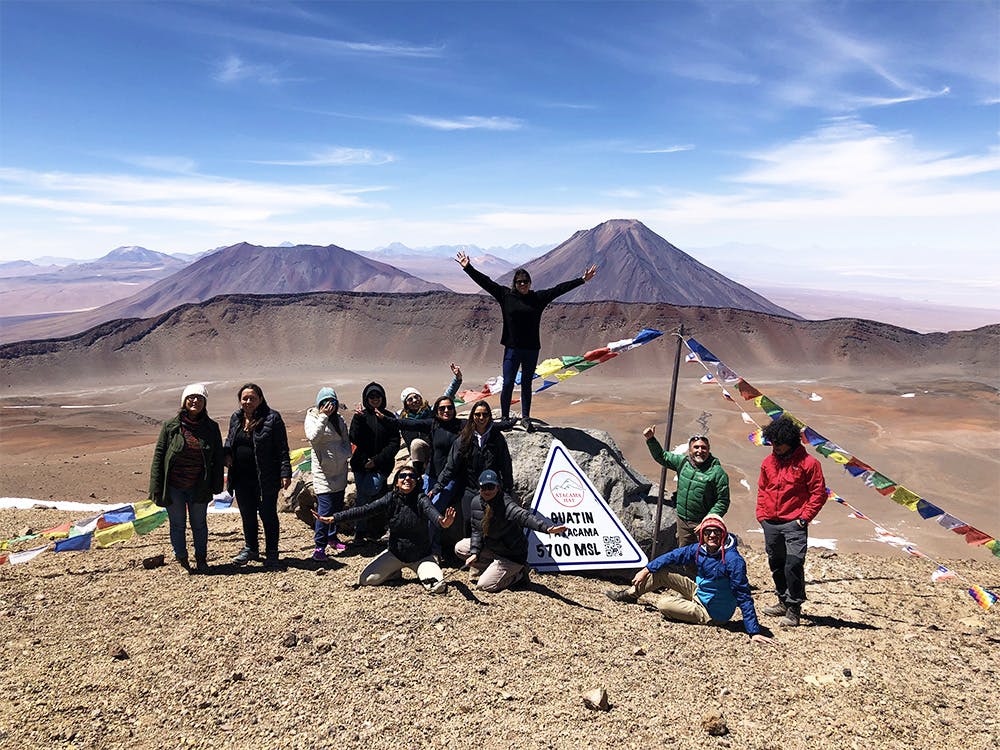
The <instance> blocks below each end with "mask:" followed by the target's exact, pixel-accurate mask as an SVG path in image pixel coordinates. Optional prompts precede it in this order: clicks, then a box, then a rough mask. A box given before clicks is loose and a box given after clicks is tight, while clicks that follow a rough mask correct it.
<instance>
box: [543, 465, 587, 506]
mask: <svg viewBox="0 0 1000 750" xmlns="http://www.w3.org/2000/svg"><path fill="white" fill-rule="evenodd" d="M549 492H551V493H552V497H553V498H554V499H555V501H556V502H557V503H559V504H560V505H561V506H563V507H564V508H575V507H576V506H577V505H579V504H580V503H582V502H583V484H581V482H580V478H579V477H577V476H576V475H575V474H572V473H570V472H568V471H557V472H555V473H554V474H553V475H552V476H551V477H550V478H549Z"/></svg>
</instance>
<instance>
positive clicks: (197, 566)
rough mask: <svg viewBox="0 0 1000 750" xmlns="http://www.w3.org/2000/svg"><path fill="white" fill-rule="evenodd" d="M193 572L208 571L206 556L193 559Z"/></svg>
mask: <svg viewBox="0 0 1000 750" xmlns="http://www.w3.org/2000/svg"><path fill="white" fill-rule="evenodd" d="M194 572H195V573H207V572H208V558H207V557H196V558H195V559H194Z"/></svg>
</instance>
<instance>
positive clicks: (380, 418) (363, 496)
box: [348, 383, 399, 544]
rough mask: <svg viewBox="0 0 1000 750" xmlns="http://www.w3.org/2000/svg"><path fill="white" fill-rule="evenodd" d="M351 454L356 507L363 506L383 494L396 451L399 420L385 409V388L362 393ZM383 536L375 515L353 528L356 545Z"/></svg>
mask: <svg viewBox="0 0 1000 750" xmlns="http://www.w3.org/2000/svg"><path fill="white" fill-rule="evenodd" d="M348 434H349V436H350V439H351V443H352V444H353V445H354V453H353V455H352V456H351V470H352V471H353V472H354V486H355V488H356V490H357V499H356V500H355V501H354V504H355V505H366V504H368V503H370V502H372V501H373V500H374V499H375V498H377V497H379V496H380V495H381V494H382V493H383V492H385V487H386V484H385V483H386V480H387V479H388V478H389V475H390V474H392V468H393V466H394V465H395V463H396V453H397V452H398V451H399V420H397V419H396V415H395V414H393V413H392V412H391V411H389V410H388V409H386V400H385V388H383V387H382V386H381V385H379V384H378V383H369V384H368V385H366V386H365V389H364V391H362V393H361V408H360V410H359V411H358V412H356V413H355V414H354V417H353V418H352V419H351V428H350V430H349V431H348ZM384 532H385V519H384V518H383V517H381V516H380V515H376V516H375V517H373V518H370V519H364V520H362V521H361V522H360V523H358V524H356V525H355V528H354V542H355V544H357V543H359V542H362V541H363V540H366V539H378V538H379V537H381V536H382V534H383V533H384Z"/></svg>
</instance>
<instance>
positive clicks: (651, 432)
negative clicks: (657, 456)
mask: <svg viewBox="0 0 1000 750" xmlns="http://www.w3.org/2000/svg"><path fill="white" fill-rule="evenodd" d="M642 436H643V437H644V438H646V440H649V439H650V438H654V437H656V425H650V426H649V427H647V428H646V429H645V430H643V431H642Z"/></svg>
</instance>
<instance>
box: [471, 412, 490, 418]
mask: <svg viewBox="0 0 1000 750" xmlns="http://www.w3.org/2000/svg"><path fill="white" fill-rule="evenodd" d="M489 416H490V415H489V414H487V413H486V412H484V411H477V412H476V413H475V414H473V415H472V418H473V419H487V418H488V417H489Z"/></svg>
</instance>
